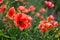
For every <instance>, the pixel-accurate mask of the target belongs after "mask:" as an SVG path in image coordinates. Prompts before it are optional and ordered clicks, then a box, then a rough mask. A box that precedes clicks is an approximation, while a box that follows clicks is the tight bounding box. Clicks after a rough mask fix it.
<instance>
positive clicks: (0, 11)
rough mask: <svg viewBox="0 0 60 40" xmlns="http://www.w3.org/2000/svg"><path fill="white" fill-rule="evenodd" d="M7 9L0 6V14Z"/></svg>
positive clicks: (4, 6) (5, 6)
mask: <svg viewBox="0 0 60 40" xmlns="http://www.w3.org/2000/svg"><path fill="white" fill-rule="evenodd" d="M6 8H7V5H5V4H4V5H1V6H0V13H3V12H4V11H5V9H6Z"/></svg>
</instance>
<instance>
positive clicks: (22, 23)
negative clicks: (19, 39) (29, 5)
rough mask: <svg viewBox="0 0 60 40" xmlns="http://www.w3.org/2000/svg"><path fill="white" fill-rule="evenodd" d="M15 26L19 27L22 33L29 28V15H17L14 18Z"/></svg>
mask: <svg viewBox="0 0 60 40" xmlns="http://www.w3.org/2000/svg"><path fill="white" fill-rule="evenodd" d="M14 24H15V26H19V28H20V30H21V31H22V30H24V29H25V28H27V27H28V24H29V22H28V17H27V15H26V14H23V13H18V14H16V16H15V17H14Z"/></svg>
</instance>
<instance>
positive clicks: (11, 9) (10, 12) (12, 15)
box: [6, 7, 16, 20]
mask: <svg viewBox="0 0 60 40" xmlns="http://www.w3.org/2000/svg"><path fill="white" fill-rule="evenodd" d="M15 14H16V11H15V9H14V7H11V8H10V9H9V10H8V12H7V14H6V17H7V18H9V19H12V20H13V18H14V15H15Z"/></svg>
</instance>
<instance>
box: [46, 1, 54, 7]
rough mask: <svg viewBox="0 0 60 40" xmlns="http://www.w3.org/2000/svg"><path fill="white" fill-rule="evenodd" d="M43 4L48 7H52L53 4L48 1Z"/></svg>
mask: <svg viewBox="0 0 60 40" xmlns="http://www.w3.org/2000/svg"><path fill="white" fill-rule="evenodd" d="M45 5H46V6H47V7H49V8H53V7H54V4H53V3H52V2H50V1H45Z"/></svg>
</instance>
